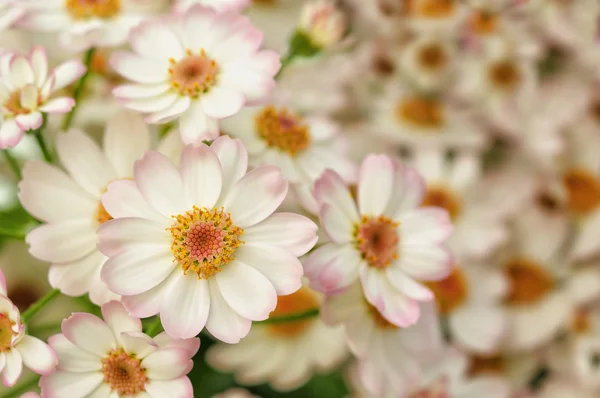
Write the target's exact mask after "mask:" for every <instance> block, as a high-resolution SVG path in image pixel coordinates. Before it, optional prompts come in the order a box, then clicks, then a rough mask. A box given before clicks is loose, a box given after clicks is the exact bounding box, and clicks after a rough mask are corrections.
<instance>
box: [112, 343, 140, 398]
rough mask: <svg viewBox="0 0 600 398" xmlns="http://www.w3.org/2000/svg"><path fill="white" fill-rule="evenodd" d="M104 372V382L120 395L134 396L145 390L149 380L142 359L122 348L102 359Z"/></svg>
mask: <svg viewBox="0 0 600 398" xmlns="http://www.w3.org/2000/svg"><path fill="white" fill-rule="evenodd" d="M102 373H103V374H104V382H105V383H106V384H108V385H109V386H110V388H111V390H112V391H113V392H116V393H118V394H119V395H120V396H123V395H124V396H130V395H131V396H133V395H136V394H139V393H141V392H143V391H144V390H145V388H144V386H145V385H146V382H147V381H148V377H147V376H146V369H144V368H142V365H141V361H140V360H139V359H137V358H136V357H135V355H131V354H127V353H126V352H125V351H124V350H123V349H122V348H120V349H116V350H113V351H111V352H110V353H109V354H108V355H107V356H106V357H104V358H103V359H102Z"/></svg>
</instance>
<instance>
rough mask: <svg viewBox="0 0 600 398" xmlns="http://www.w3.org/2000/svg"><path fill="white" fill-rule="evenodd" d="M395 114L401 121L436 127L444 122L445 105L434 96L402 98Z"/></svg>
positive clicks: (422, 126) (425, 126) (417, 125)
mask: <svg viewBox="0 0 600 398" xmlns="http://www.w3.org/2000/svg"><path fill="white" fill-rule="evenodd" d="M395 115H396V118H397V119H398V120H399V121H400V122H403V123H408V124H411V125H413V126H416V127H420V128H424V129H436V128H439V127H441V126H442V125H443V124H444V107H443V105H442V104H441V103H440V102H439V101H437V100H435V99H433V98H424V97H417V96H415V97H405V98H402V99H401V100H400V101H399V102H398V103H397V104H396V108H395Z"/></svg>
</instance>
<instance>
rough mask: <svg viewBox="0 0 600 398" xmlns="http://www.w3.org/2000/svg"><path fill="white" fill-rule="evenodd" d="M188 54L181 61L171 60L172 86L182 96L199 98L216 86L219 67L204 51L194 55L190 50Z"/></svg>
mask: <svg viewBox="0 0 600 398" xmlns="http://www.w3.org/2000/svg"><path fill="white" fill-rule="evenodd" d="M186 54H187V56H186V57H185V58H183V59H181V60H179V61H176V60H175V59H173V58H170V59H169V63H170V64H171V66H170V67H169V75H170V76H171V86H173V87H174V88H175V89H176V90H178V91H179V93H180V94H181V95H187V96H190V97H197V96H198V95H200V94H202V93H204V92H206V91H208V90H209V89H210V88H211V87H212V86H213V85H214V84H215V81H216V78H217V73H218V72H219V66H218V65H217V63H216V62H215V60H213V59H211V58H209V57H208V56H207V55H206V52H205V51H204V49H201V50H200V53H199V54H194V53H193V52H192V51H191V50H189V49H188V50H186Z"/></svg>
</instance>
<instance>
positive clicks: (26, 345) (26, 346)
mask: <svg viewBox="0 0 600 398" xmlns="http://www.w3.org/2000/svg"><path fill="white" fill-rule="evenodd" d="M16 348H17V349H18V350H19V353H20V354H21V357H22V358H23V363H24V364H25V366H27V367H28V368H29V369H31V370H32V371H34V372H35V373H37V374H41V375H45V374H49V373H51V372H53V371H54V369H55V368H56V365H57V363H58V358H57V357H56V354H55V353H54V350H52V349H51V348H50V347H49V346H48V345H47V344H46V343H44V342H43V341H42V340H39V339H36V338H35V337H31V336H23V339H22V340H21V341H20V342H19V344H17V347H16Z"/></svg>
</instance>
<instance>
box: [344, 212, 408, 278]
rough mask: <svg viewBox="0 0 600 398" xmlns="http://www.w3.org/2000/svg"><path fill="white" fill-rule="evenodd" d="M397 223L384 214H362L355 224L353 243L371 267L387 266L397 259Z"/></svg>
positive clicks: (398, 239)
mask: <svg viewBox="0 0 600 398" xmlns="http://www.w3.org/2000/svg"><path fill="white" fill-rule="evenodd" d="M399 225H400V224H399V223H398V222H395V221H392V220H391V219H389V218H387V217H385V216H378V217H370V216H363V217H362V219H361V221H360V224H357V225H356V226H355V231H354V237H355V241H354V242H355V243H354V244H355V246H356V248H357V249H358V250H359V251H360V253H361V255H362V257H363V258H364V259H365V260H366V261H367V263H368V264H369V265H370V266H371V267H375V268H387V267H388V266H389V265H390V264H391V263H392V262H393V261H394V260H397V259H398V257H399V256H398V250H397V247H398V242H399V241H400V238H399V237H398V233H397V228H398V226H399Z"/></svg>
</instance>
